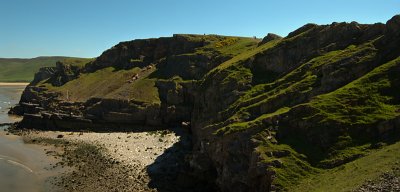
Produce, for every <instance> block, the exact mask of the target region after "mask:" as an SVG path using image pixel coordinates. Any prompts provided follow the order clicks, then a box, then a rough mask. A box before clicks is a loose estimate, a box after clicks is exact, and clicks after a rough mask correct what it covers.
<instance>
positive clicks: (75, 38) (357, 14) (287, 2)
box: [0, 0, 400, 58]
mask: <svg viewBox="0 0 400 192" xmlns="http://www.w3.org/2000/svg"><path fill="white" fill-rule="evenodd" d="M395 14H400V1H399V0H335V1H330V0H304V1H297V0H276V1H269V0H254V1H245V0H242V1H239V0H219V1H218V0H202V1H190V0H158V1H156V0H140V1H136V0H115V1H106V0H0V24H1V28H0V57H7V58H31V57H36V56H55V55H57V56H77V57H96V56H99V55H100V54H101V53H102V52H103V51H104V50H106V49H108V48H110V47H112V46H113V45H115V44H117V43H118V42H120V41H128V40H132V39H138V38H140V39H142V38H151V37H160V36H172V34H174V33H194V34H204V33H206V34H223V35H236V36H257V37H260V38H261V37H263V36H265V35H266V34H267V33H269V32H272V33H276V34H279V35H281V36H285V35H287V34H288V33H289V32H291V31H293V30H295V29H297V28H298V27H301V26H303V25H304V24H306V23H317V24H329V23H332V22H334V21H337V22H342V21H346V22H351V21H357V22H359V23H376V22H382V23H385V22H386V21H387V20H388V19H390V18H391V17H392V16H394V15H395Z"/></svg>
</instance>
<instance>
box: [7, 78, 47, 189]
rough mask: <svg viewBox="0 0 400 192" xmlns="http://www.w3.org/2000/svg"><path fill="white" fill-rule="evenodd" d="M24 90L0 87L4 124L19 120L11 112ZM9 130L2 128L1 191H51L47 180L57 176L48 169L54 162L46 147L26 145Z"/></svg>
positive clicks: (13, 87)
mask: <svg viewBox="0 0 400 192" xmlns="http://www.w3.org/2000/svg"><path fill="white" fill-rule="evenodd" d="M24 88H25V86H1V85H0V123H12V122H15V121H17V120H18V118H17V117H12V116H9V115H8V114H7V112H8V110H9V108H10V107H11V106H13V105H15V104H16V103H17V102H18V100H19V98H20V96H21V93H22V91H23V89H24ZM5 128H7V127H5V126H0V191H13V192H14V191H15V192H38V191H48V190H49V185H48V184H47V183H46V178H48V177H49V176H50V175H51V174H53V173H52V171H49V170H48V168H49V167H50V164H51V163H54V160H53V159H51V158H50V157H48V156H47V155H46V154H45V152H44V150H43V147H39V146H36V145H30V144H24V142H23V141H22V139H21V138H20V137H18V136H14V135H7V133H6V132H5V131H4V129H5Z"/></svg>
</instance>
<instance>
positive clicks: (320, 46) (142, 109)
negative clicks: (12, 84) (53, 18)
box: [12, 16, 400, 191]
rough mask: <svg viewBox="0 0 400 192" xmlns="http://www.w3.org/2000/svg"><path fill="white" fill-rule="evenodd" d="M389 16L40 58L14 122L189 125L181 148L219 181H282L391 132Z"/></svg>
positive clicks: (395, 49)
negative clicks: (85, 57) (188, 144)
mask: <svg viewBox="0 0 400 192" xmlns="http://www.w3.org/2000/svg"><path fill="white" fill-rule="evenodd" d="M399 28H400V17H399V16H395V17H393V18H392V19H391V20H389V21H388V22H387V23H386V24H381V23H378V24H370V25H367V24H358V23H356V22H352V23H332V24H330V25H316V24H307V25H305V26H303V27H301V28H299V29H297V30H295V31H294V32H292V33H290V34H289V35H288V36H287V37H284V38H280V37H279V36H277V35H273V34H269V35H268V36H267V37H266V38H264V39H263V40H262V41H261V42H260V40H258V39H253V38H241V37H225V36H216V35H174V36H173V37H167V38H158V39H145V40H134V41H129V42H122V43H120V44H118V45H116V46H114V47H113V48H111V49H109V50H107V51H105V52H104V53H103V54H102V55H101V56H99V57H98V58H96V59H95V60H94V61H91V62H89V63H87V64H86V65H85V66H84V67H81V68H77V67H74V66H73V65H69V64H68V63H58V64H57V67H55V68H46V69H42V70H41V71H39V72H38V74H37V75H36V78H35V80H34V81H33V82H32V83H31V85H30V86H28V87H27V89H26V90H25V92H24V94H23V96H22V98H21V102H20V105H19V106H17V107H16V108H15V109H13V110H12V111H14V112H15V113H17V114H20V115H24V120H23V121H22V122H21V124H20V127H28V128H31V127H33V128H42V129H93V130H98V129H120V128H124V129H132V125H142V127H143V126H147V127H149V129H151V128H157V127H168V126H176V125H181V124H182V122H183V124H184V125H188V124H190V125H191V132H192V134H193V143H194V146H193V151H192V153H191V155H190V157H187V159H186V160H187V163H188V164H189V165H190V169H191V172H192V173H194V175H195V177H197V179H198V180H202V181H204V180H208V181H210V182H209V183H208V184H211V185H216V186H217V187H218V188H219V189H220V190H221V191H271V190H287V189H290V187H291V186H295V185H296V184H297V183H299V182H300V181H301V179H302V178H303V177H306V176H307V175H309V174H313V173H314V172H315V171H316V170H319V169H327V168H333V167H337V166H340V165H342V164H344V163H347V162H350V161H353V160H355V159H357V158H360V157H361V156H363V155H364V154H365V151H366V150H367V149H368V147H370V146H373V144H374V143H377V142H382V141H393V140H395V141H397V140H398V138H399V135H400V134H399V133H400V118H399V116H400V107H399V106H400V99H399V98H400V93H399V90H400V83H399V82H400V79H399V75H398V74H399V72H400V33H399Z"/></svg>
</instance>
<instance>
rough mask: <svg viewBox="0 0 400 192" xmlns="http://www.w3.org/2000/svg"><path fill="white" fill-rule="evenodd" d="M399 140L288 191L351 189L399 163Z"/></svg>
mask: <svg viewBox="0 0 400 192" xmlns="http://www.w3.org/2000/svg"><path fill="white" fill-rule="evenodd" d="M399 157H400V142H397V143H395V144H393V145H389V146H386V147H384V148H382V149H379V150H376V151H372V152H370V153H369V154H368V155H366V156H365V157H362V158H359V159H357V160H355V161H353V162H350V163H348V164H345V165H342V166H339V167H337V168H334V169H330V170H326V171H322V172H320V173H319V174H315V175H313V176H311V177H308V178H306V179H304V180H302V181H301V182H300V183H299V184H297V185H293V186H291V187H290V188H289V190H290V191H321V192H322V191H326V192H328V191H332V192H333V191H335V192H336V191H352V190H354V189H357V188H358V187H359V186H360V185H362V184H363V183H364V182H366V181H367V180H374V179H376V178H377V177H378V176H379V175H381V174H383V173H385V172H387V171H390V170H391V169H392V168H394V167H398V166H399V165H400V159H399Z"/></svg>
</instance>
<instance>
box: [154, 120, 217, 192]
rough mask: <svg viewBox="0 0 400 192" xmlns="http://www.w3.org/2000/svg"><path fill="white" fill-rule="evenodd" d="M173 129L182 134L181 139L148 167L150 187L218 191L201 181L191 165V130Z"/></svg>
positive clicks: (167, 190) (165, 190) (161, 191)
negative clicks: (189, 158) (189, 157)
mask: <svg viewBox="0 0 400 192" xmlns="http://www.w3.org/2000/svg"><path fill="white" fill-rule="evenodd" d="M172 131H174V132H175V134H176V135H178V136H180V140H179V142H177V143H175V144H174V145H173V146H172V147H170V148H168V149H167V150H165V152H164V153H163V154H162V155H160V156H159V157H158V158H157V159H156V160H155V162H154V163H153V164H151V165H149V166H148V167H147V173H148V175H149V177H150V182H149V187H150V188H153V189H157V191H159V192H173V191H178V192H180V191H182V192H183V191H185V192H187V191H188V192H190V191H193V192H200V191H211V192H212V191H216V190H215V186H210V185H209V184H205V183H204V182H202V181H199V180H198V179H197V177H196V176H195V175H194V174H193V172H192V170H191V168H190V166H189V163H188V161H187V158H188V156H189V155H190V154H191V151H192V138H191V135H190V133H189V131H188V130H184V129H183V128H175V129H173V130H172Z"/></svg>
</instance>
